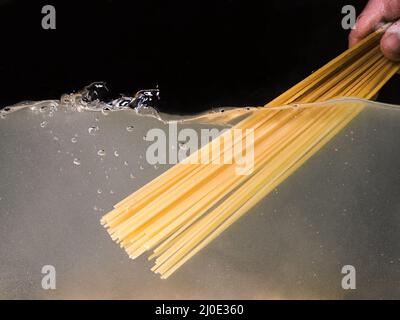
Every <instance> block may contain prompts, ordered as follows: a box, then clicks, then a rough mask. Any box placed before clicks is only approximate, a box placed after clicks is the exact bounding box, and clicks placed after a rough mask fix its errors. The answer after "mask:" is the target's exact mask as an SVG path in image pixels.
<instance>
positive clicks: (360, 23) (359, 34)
mask: <svg viewBox="0 0 400 320" xmlns="http://www.w3.org/2000/svg"><path fill="white" fill-rule="evenodd" d="M397 18H400V0H370V1H369V2H368V4H367V6H366V7H365V8H364V10H363V11H362V13H361V14H360V16H359V17H358V18H357V22H356V25H355V27H354V29H353V30H352V31H351V33H350V35H349V46H353V45H355V44H356V43H357V42H359V41H360V40H362V39H363V38H365V37H366V36H367V35H368V34H370V33H371V32H373V31H375V30H376V29H378V28H379V27H381V26H382V25H383V24H384V23H385V22H389V21H393V20H395V19H397Z"/></svg>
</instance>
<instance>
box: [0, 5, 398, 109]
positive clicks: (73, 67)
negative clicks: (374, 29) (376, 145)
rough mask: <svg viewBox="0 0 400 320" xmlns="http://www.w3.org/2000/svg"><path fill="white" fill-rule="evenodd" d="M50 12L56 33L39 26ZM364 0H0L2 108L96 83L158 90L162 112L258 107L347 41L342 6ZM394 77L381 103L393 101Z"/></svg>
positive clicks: (127, 90) (116, 90)
mask: <svg viewBox="0 0 400 320" xmlns="http://www.w3.org/2000/svg"><path fill="white" fill-rule="evenodd" d="M45 4H51V5H54V6H55V8H56V30H44V29H42V27H41V20H42V17H43V14H42V13H41V9H42V6H43V5H45ZM346 4H353V5H354V6H355V7H356V9H357V13H360V12H361V9H362V8H363V7H364V5H365V4H366V1H364V0H359V1H358V0H345V1H340V0H324V1H321V0H304V1H293V0H279V1H274V0H264V1H238V0H214V1H193V0H188V1H158V2H156V1H149V0H144V1H129V2H128V1H111V0H108V1H105V0H98V1H32V0H31V1H12V0H0V32H1V53H0V88H1V94H0V106H1V107H4V106H6V105H10V104H13V103H17V102H19V101H22V100H42V99H49V98H59V97H60V95H61V94H63V93H67V92H73V91H77V90H79V89H81V88H83V87H84V86H85V85H88V84H90V83H91V82H94V81H105V82H107V83H108V86H109V87H110V88H111V90H112V93H113V95H114V96H117V95H118V94H119V93H124V94H129V95H133V94H134V93H135V92H136V91H138V90H141V89H149V88H155V87H156V86H158V87H159V89H160V94H161V105H160V106H159V108H160V109H162V110H163V111H168V112H174V113H191V112H198V111H201V110H205V109H209V108H212V107H219V106H244V105H262V104H264V103H266V102H268V101H269V100H271V99H272V98H274V97H275V96H276V95H277V94H279V93H280V92H282V91H283V90H285V89H287V88H289V87H290V86H291V85H293V84H295V83H296V82H297V81H299V80H301V79H302V78H304V77H305V76H307V75H308V74H309V73H310V72H312V71H313V70H315V69H316V68H318V67H320V66H321V65H323V64H324V63H326V62H327V61H328V60H330V59H331V58H333V57H334V56H336V55H338V54H339V53H341V52H342V51H343V50H345V49H346V47H347V35H348V31H346V30H343V29H342V27H341V20H342V17H343V14H342V13H341V9H342V7H343V6H344V5H346ZM398 78H399V77H398V76H397V77H395V78H394V79H392V80H391V82H390V83H389V84H388V85H387V86H386V87H385V88H384V90H383V91H382V92H381V95H380V97H379V100H381V101H384V102H391V103H400V95H398V94H397V88H398V87H399V85H400V80H399V79H398Z"/></svg>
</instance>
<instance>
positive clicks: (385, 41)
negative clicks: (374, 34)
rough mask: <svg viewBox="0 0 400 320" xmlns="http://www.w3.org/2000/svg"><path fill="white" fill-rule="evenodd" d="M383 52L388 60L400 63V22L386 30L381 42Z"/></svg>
mask: <svg viewBox="0 0 400 320" xmlns="http://www.w3.org/2000/svg"><path fill="white" fill-rule="evenodd" d="M381 50H382V52H383V54H384V55H385V56H386V57H387V58H388V59H390V60H393V61H400V20H399V21H396V22H395V23H393V24H392V25H391V26H390V27H389V28H388V29H387V30H386V32H385V34H384V35H383V37H382V40H381Z"/></svg>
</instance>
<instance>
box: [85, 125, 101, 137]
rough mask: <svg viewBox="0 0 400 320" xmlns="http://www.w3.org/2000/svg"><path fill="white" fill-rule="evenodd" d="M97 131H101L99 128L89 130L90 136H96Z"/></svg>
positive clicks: (94, 127)
mask: <svg viewBox="0 0 400 320" xmlns="http://www.w3.org/2000/svg"><path fill="white" fill-rule="evenodd" d="M97 131H99V127H98V126H93V127H90V128H89V129H88V132H89V134H90V135H92V136H94V135H96V133H97Z"/></svg>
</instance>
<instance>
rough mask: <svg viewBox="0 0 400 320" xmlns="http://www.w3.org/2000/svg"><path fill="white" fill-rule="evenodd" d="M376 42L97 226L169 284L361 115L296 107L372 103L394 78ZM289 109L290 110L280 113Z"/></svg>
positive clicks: (349, 109)
mask: <svg viewBox="0 0 400 320" xmlns="http://www.w3.org/2000/svg"><path fill="white" fill-rule="evenodd" d="M381 34H382V31H377V32H375V33H373V34H371V35H370V36H368V37H367V38H366V39H364V40H363V41H362V42H361V43H359V44H358V45H356V46H354V47H352V48H351V49H349V50H347V51H346V52H344V53H343V54H341V55H340V56H338V57H337V58H335V59H334V60H332V61H331V62H329V63H328V64H326V65H325V66H324V67H322V68H321V69H319V70H317V71H316V72H314V73H312V74H311V75H310V76H309V77H307V78H306V79H304V80H303V81H301V82H300V83H298V84H297V85H295V86H294V87H292V88H291V89H289V90H288V91H286V92H285V93H283V94H281V95H280V96H279V97H277V98H276V99H274V100H273V101H271V102H270V103H269V104H267V105H266V106H265V107H264V108H259V109H257V111H254V112H253V113H252V114H250V115H249V116H248V117H247V118H245V119H244V120H242V121H241V122H239V123H238V124H236V125H235V126H234V127H233V128H231V129H230V130H227V131H226V132H224V133H223V134H221V135H220V136H219V137H217V138H216V139H214V140H213V141H211V142H210V143H208V144H206V145H205V146H203V147H201V148H200V149H199V150H197V151H196V152H193V153H192V154H191V155H189V156H188V157H187V158H186V159H185V161H184V162H181V163H178V164H177V165H175V166H173V167H172V168H170V169H169V170H167V171H166V172H164V173H163V174H162V175H160V176H159V177H157V178H156V179H154V180H153V181H151V182H150V183H148V184H147V185H145V186H143V187H142V188H141V189H139V190H137V191H136V192H135V193H133V194H132V195H130V196H128V197H127V198H126V199H124V200H123V201H121V202H120V203H118V204H116V205H115V206H114V210H112V211H111V212H109V213H108V214H106V215H105V216H104V217H103V218H102V220H101V223H102V224H103V225H104V226H105V227H106V228H108V232H109V233H110V235H111V237H112V239H113V240H115V241H117V242H118V243H119V244H120V246H121V247H123V248H124V249H125V250H126V252H127V253H128V255H129V256H130V257H131V258H136V257H138V256H140V255H141V254H142V253H144V252H146V251H148V250H153V254H152V255H151V256H150V257H149V259H155V265H154V267H153V268H152V270H153V271H154V272H156V273H159V274H160V275H161V277H162V278H164V279H165V278H168V277H169V276H170V275H171V274H172V273H173V272H175V271H176V270H177V269H178V268H180V267H181V266H182V265H183V264H184V263H185V262H186V261H187V260H189V259H190V258H191V257H192V256H194V255H195V254H196V253H197V252H199V251H200V250H201V249H202V248H204V247H205V246H206V245H207V244H208V243H210V242H211V241H212V240H213V239H215V238H216V237H217V236H218V235H220V234H221V233H222V232H223V231H224V230H225V229H226V228H228V227H229V226H230V225H231V224H232V223H234V222H235V221H236V220H237V219H239V218H240V217H241V216H243V215H244V214H245V213H246V212H248V211H249V210H250V209H251V208H252V207H253V206H254V205H255V204H257V203H258V202H259V201H260V200H261V199H263V198H264V197H265V196H266V195H268V193H270V192H271V191H272V190H274V189H275V188H276V187H277V186H278V185H279V184H280V183H281V182H283V181H284V180H285V179H286V178H287V177H288V176H290V175H291V174H292V173H293V172H294V171H295V170H296V169H298V168H299V167H300V166H301V165H302V164H303V163H304V162H305V161H307V159H309V158H310V157H311V156H312V155H314V154H315V153H316V152H317V151H318V150H319V149H320V148H322V147H323V146H324V145H325V144H326V143H327V142H328V141H329V140H331V139H332V138H333V137H334V136H335V135H336V134H337V133H338V132H339V131H340V130H341V129H343V128H344V127H345V126H346V125H347V124H348V123H349V122H350V121H351V120H352V119H354V117H356V116H357V115H358V114H359V113H360V112H361V111H362V109H363V106H362V105H361V104H357V103H353V105H351V106H349V105H346V107H340V106H338V104H337V103H336V104H332V105H329V104H328V105H327V106H324V107H310V108H296V107H295V106H293V104H294V103H296V104H297V103H311V102H317V101H326V100H330V99H332V98H337V97H342V96H353V97H358V98H364V99H371V98H372V97H373V96H374V95H376V93H377V92H378V91H379V90H380V89H381V87H382V86H383V85H384V84H385V83H386V82H387V81H388V80H389V79H390V78H391V77H392V76H393V75H394V74H395V73H396V72H397V71H398V70H399V64H398V63H394V62H391V61H389V60H387V59H386V58H385V57H384V56H383V55H382V53H381V51H380V48H379V40H380V38H381ZM288 104H292V106H291V107H286V108H282V107H279V106H283V105H288ZM278 107H279V108H278ZM237 129H239V130H242V132H245V133H244V134H243V135H241V136H240V137H239V138H235V137H234V134H233V132H234V130H237ZM249 129H251V130H249ZM251 133H254V144H253V146H252V148H253V149H254V168H252V170H251V171H249V172H247V174H244V175H238V174H236V171H235V170H236V164H235V163H234V161H233V159H235V156H239V155H242V154H243V153H246V152H248V151H249V150H248V146H247V145H246V146H244V144H245V141H246V139H247V138H248V137H249V136H250V134H251ZM221 158H223V159H224V161H223V163H221V162H220V161H219V160H220V159H221Z"/></svg>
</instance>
